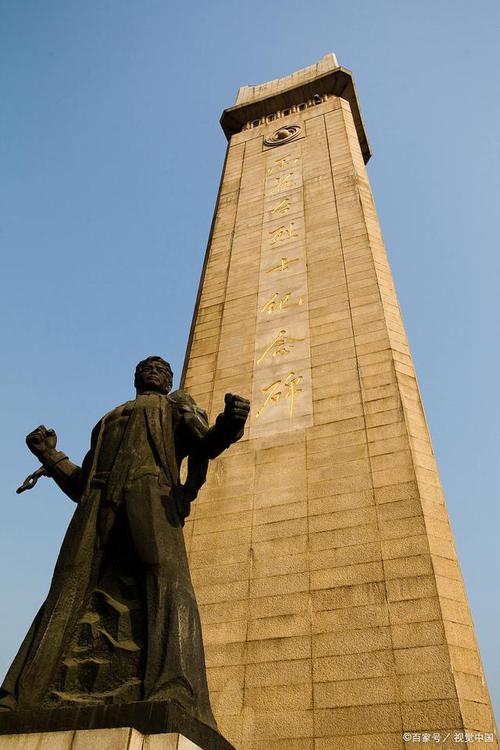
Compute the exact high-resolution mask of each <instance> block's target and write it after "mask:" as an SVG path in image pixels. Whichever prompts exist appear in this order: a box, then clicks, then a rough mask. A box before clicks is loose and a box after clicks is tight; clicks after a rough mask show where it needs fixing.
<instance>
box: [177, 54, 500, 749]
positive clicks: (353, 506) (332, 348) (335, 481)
mask: <svg viewBox="0 0 500 750" xmlns="http://www.w3.org/2000/svg"><path fill="white" fill-rule="evenodd" d="M221 123H222V127H223V129H224V132H225V134H226V136H227V138H228V140H229V146H228V150H227V157H226V162H225V166H224V171H223V176H222V181H221V185H220V191H219V196H218V201H217V208H216V213H215V218H214V223H213V227H212V232H211V236H210V241H209V245H208V250H207V255H206V260H205V265H204V269H203V275H202V281H201V284H200V290H199V297H198V302H197V306H196V311H195V315H194V320H193V325H192V331H191V337H190V344H189V348H188V354H187V358H186V365H185V372H184V386H185V387H186V389H187V390H188V391H189V392H190V393H191V394H192V396H193V397H194V398H195V400H196V401H197V402H198V403H200V404H201V405H202V406H203V407H205V408H207V409H208V410H209V412H211V418H213V417H214V416H215V413H216V410H217V408H218V405H219V404H220V402H221V399H223V397H224V393H225V392H226V390H227V389H228V387H231V388H235V389H237V390H238V392H239V393H242V394H244V395H245V396H247V397H249V398H251V401H252V413H251V418H250V426H249V428H248V430H247V433H246V436H245V438H244V439H243V440H242V441H240V442H239V443H238V444H236V445H235V446H234V447H233V449H232V451H231V452H230V453H227V454H224V456H221V457H220V458H219V459H217V460H216V461H214V462H213V465H212V469H211V471H210V473H209V478H208V483H207V485H206V487H205V488H204V490H203V492H202V495H201V497H200V498H199V500H198V501H197V502H196V503H195V504H194V507H193V512H192V516H191V518H190V519H189V521H188V523H187V525H186V540H187V544H188V549H189V554H190V566H191V571H192V576H193V580H194V584H195V588H196V593H197V598H198V602H199V604H200V610H201V616H202V622H203V630H204V640H205V646H206V660H207V665H208V677H209V684H210V689H211V699H212V705H213V707H214V712H215V715H216V718H217V720H218V723H219V727H220V730H221V731H222V732H223V733H224V734H225V735H226V736H227V737H228V739H229V740H230V741H231V742H232V743H233V744H234V745H235V746H236V747H237V748H238V750H268V748H273V750H285V749H286V750H401V749H402V748H405V747H406V748H410V747H414V746H415V743H417V742H418V743H421V742H427V743H429V746H432V745H433V743H434V745H435V746H437V745H438V744H439V747H446V748H450V747H454V748H455V747H457V742H459V743H461V744H460V746H461V747H469V746H470V747H474V748H477V747H478V746H479V745H478V744H477V743H478V742H485V743H489V744H486V746H487V747H490V746H491V747H497V738H496V734H495V726H494V718H493V715H492V709H491V705H490V700H489V696H488V691H487V687H486V684H485V680H484V675H483V670H482V667H481V662H480V657H479V653H478V648H477V643H476V638H475V635H474V629H473V625H472V621H471V616H470V612H469V607H468V604H467V599H466V595H465V591H464V585H463V581H462V576H461V573H460V568H459V564H458V561H457V555H456V551H455V547H454V544H453V538H452V533H451V530H450V524H449V520H448V514H447V511H446V506H445V503H444V499H443V493H442V490H441V486H440V482H439V477H438V472H437V469H436V464H435V460H434V455H433V452H432V447H431V442H430V438H429V433H428V429H427V424H426V420H425V415H424V411H423V408H422V403H421V399H420V394H419V390H418V385H417V381H416V377H415V372H414V368H413V363H412V359H411V355H410V351H409V348H408V343H407V339H406V334H405V331H404V327H403V323H402V320H401V315H400V310H399V305H398V300H397V297H396V292H395V290H394V285H393V280H392V276H391V271H390V268H389V264H388V261H387V257H386V253H385V249H384V244H383V241H382V236H381V232H380V228H379V223H378V220H377V215H376V211H375V207H374V203H373V198H372V194H371V191H370V185H369V182H368V177H367V173H366V169H365V163H366V162H367V161H368V159H369V157H370V149H369V146H368V142H367V138H366V134H365V129H364V125H363V121H362V118H361V114H360V110H359V105H358V100H357V97H356V92H355V88H354V85H353V81H352V77H351V74H350V73H349V71H347V70H345V69H344V68H342V67H339V66H338V64H337V61H336V59H335V56H334V55H327V56H326V57H324V58H323V59H322V60H321V61H320V62H319V63H318V64H316V65H312V66H310V67H308V68H305V69H303V70H300V71H297V72H296V73H293V74H292V75H290V76H287V77H285V78H281V79H278V80H275V81H270V82H268V83H265V84H262V85H259V86H245V87H243V88H241V89H240V91H239V94H238V98H237V102H236V105H235V106H233V107H230V108H229V109H227V110H225V112H224V114H223V116H222V120H221Z"/></svg>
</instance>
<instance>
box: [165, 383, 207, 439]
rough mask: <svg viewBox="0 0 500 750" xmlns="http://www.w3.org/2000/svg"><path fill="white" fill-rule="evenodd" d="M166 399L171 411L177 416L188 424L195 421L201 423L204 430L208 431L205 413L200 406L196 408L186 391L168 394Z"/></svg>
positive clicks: (180, 390)
mask: <svg viewBox="0 0 500 750" xmlns="http://www.w3.org/2000/svg"><path fill="white" fill-rule="evenodd" d="M168 398H169V400H170V402H171V404H172V407H173V409H174V410H175V411H176V412H177V414H178V415H179V416H181V417H182V416H183V417H184V418H185V419H186V421H188V422H191V421H192V420H193V419H195V420H196V421H197V422H198V423H202V425H203V427H204V428H206V429H208V414H207V412H206V411H205V409H202V408H201V406H198V404H197V403H196V401H195V400H194V398H193V397H192V396H191V395H190V394H189V393H188V392H187V391H184V390H182V389H180V388H179V390H177V391H173V393H169V395H168Z"/></svg>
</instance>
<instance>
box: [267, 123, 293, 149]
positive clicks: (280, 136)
mask: <svg viewBox="0 0 500 750" xmlns="http://www.w3.org/2000/svg"><path fill="white" fill-rule="evenodd" d="M301 130H302V128H301V126H300V125H283V127H282V128H279V130H275V131H274V133H273V134H272V135H270V136H269V137H268V138H264V146H281V144H282V143H289V142H290V141H293V139H294V138H297V136H298V135H299V133H300V131H301Z"/></svg>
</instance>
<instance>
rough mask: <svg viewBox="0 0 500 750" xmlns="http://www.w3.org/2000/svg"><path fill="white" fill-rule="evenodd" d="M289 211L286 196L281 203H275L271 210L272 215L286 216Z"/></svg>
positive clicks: (288, 202) (288, 199)
mask: <svg viewBox="0 0 500 750" xmlns="http://www.w3.org/2000/svg"><path fill="white" fill-rule="evenodd" d="M289 210H290V198H289V197H288V196H287V197H286V198H283V200H282V201H280V202H279V203H277V204H276V205H275V206H274V207H273V208H271V213H272V214H279V215H282V214H286V213H288V212H289Z"/></svg>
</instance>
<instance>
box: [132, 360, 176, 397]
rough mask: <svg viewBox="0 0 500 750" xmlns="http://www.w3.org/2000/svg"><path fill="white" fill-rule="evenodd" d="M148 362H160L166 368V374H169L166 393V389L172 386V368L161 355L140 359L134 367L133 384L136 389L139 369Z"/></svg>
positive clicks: (168, 389)
mask: <svg viewBox="0 0 500 750" xmlns="http://www.w3.org/2000/svg"><path fill="white" fill-rule="evenodd" d="M150 362H161V364H162V365H163V366H164V367H165V368H166V369H167V371H168V374H169V382H168V388H167V393H168V391H170V389H171V388H172V382H173V379H174V374H173V372H172V368H171V367H170V364H169V363H168V362H167V361H166V360H164V359H163V357H157V356H155V355H153V356H151V357H146V359H141V361H140V362H139V363H138V365H137V367H136V368H135V376H134V386H135V387H136V389H137V385H138V380H139V377H138V376H139V373H140V371H141V369H142V368H143V366H144V365H147V364H149V363H150Z"/></svg>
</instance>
